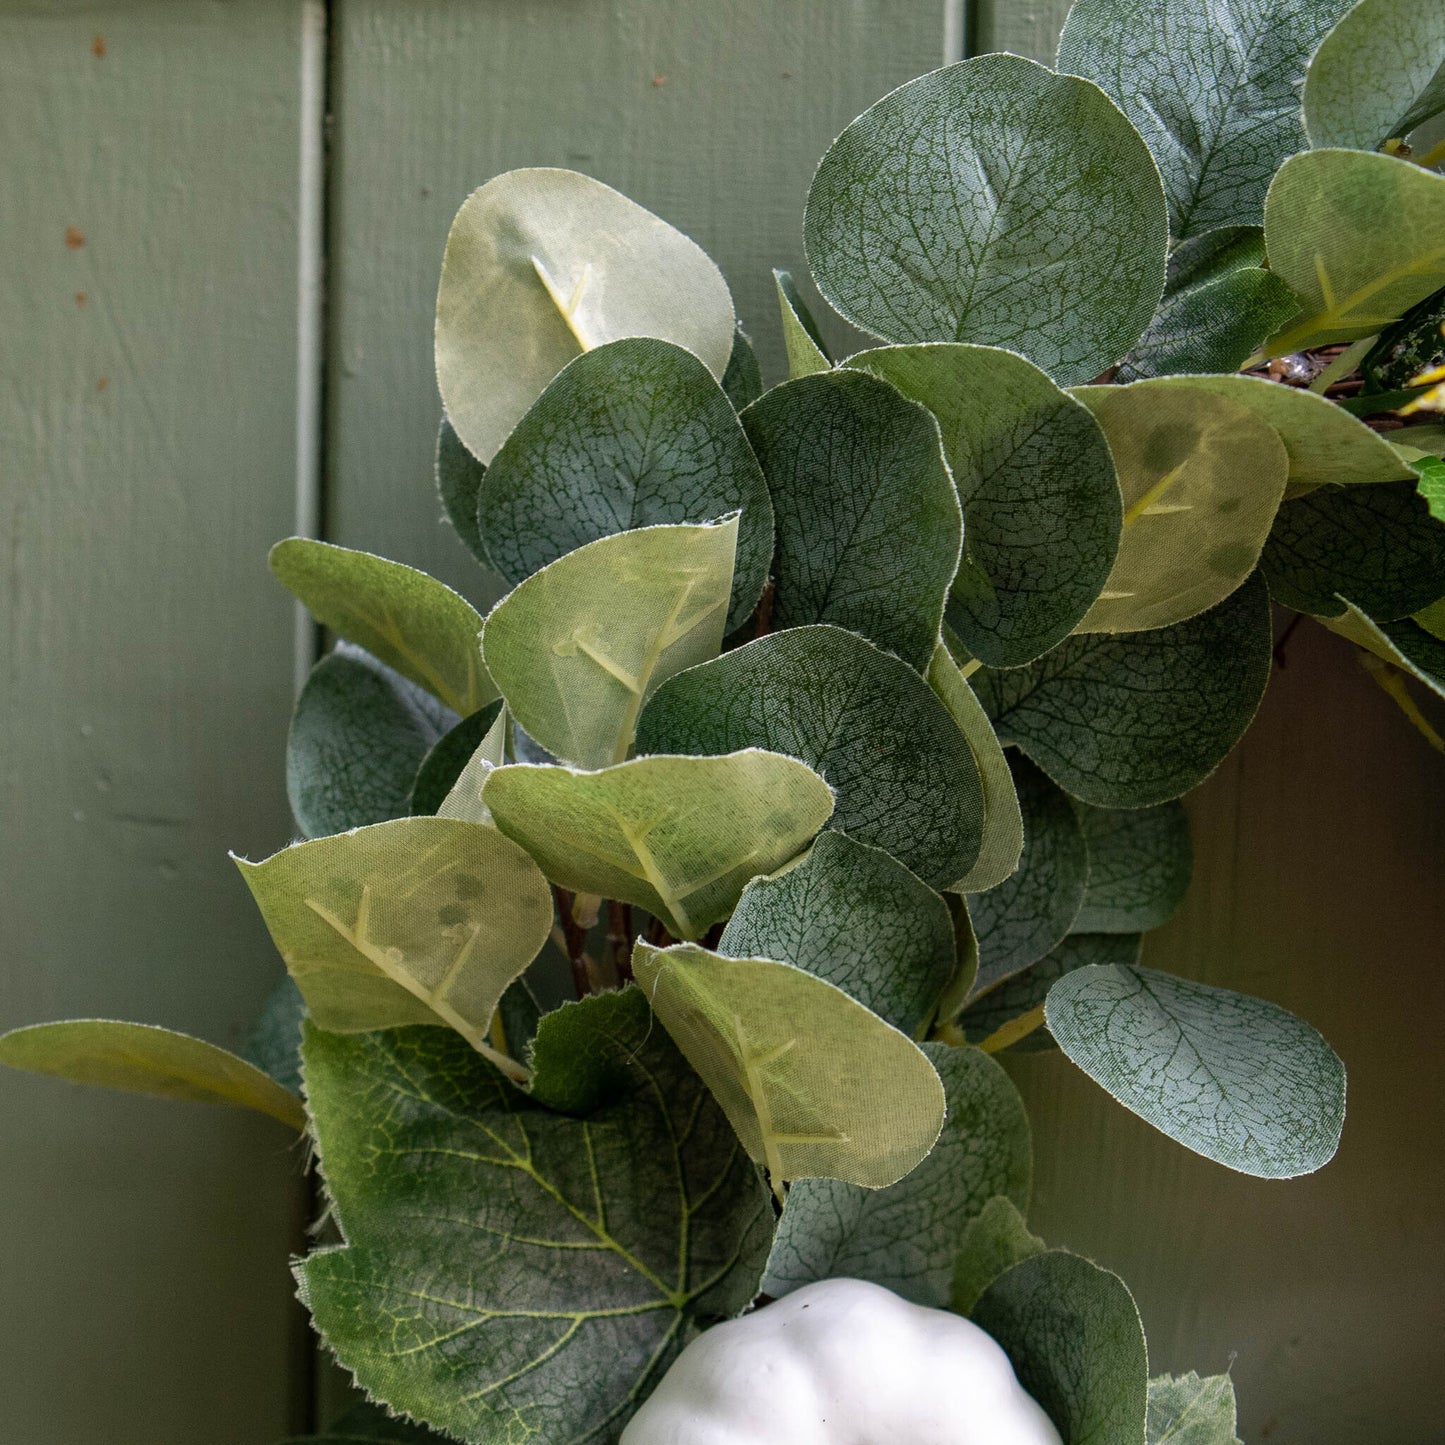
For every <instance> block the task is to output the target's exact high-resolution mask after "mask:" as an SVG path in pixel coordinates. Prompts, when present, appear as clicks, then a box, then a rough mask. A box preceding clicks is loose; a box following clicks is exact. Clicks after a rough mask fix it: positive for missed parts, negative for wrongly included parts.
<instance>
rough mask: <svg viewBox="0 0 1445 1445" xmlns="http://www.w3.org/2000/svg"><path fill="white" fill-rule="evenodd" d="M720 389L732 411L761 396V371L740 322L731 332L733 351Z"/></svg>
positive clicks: (750, 403)
mask: <svg viewBox="0 0 1445 1445" xmlns="http://www.w3.org/2000/svg"><path fill="white" fill-rule="evenodd" d="M722 389H723V391H724V392H725V393H726V394H727V399H728V401H729V402H730V403H731V404H732V408H733V410H734V411H741V410H742V409H743V408H744V407H746V406H751V405H752V404H753V403H754V402H755V401H756V400H757V399H758V398H759V397H760V396H761V395H762V394H763V371H762V368H761V367H760V366H759V365H758V357H757V353H756V352H755V351H754V350H753V343H752V342H751V341H750V340H749V339H748V333H747V332H746V331H744V330H743V327H742V322H739V323H738V325H737V329H736V330H735V331H734V332H733V349H732V351H731V352H730V353H729V355H728V365H727V370H726V371H725V372H723V375H722Z"/></svg>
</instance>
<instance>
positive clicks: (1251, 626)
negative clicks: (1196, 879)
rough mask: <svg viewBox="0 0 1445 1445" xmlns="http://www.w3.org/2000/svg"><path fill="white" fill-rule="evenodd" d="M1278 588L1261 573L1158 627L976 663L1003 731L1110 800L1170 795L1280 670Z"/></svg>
mask: <svg viewBox="0 0 1445 1445" xmlns="http://www.w3.org/2000/svg"><path fill="white" fill-rule="evenodd" d="M1272 641H1273V639H1272V633H1271V625H1270V615H1269V595H1268V592H1267V590H1266V588H1265V585H1264V582H1263V579H1262V578H1260V577H1259V576H1258V575H1256V576H1254V577H1252V578H1250V580H1249V581H1247V582H1246V583H1245V584H1244V586H1242V587H1240V588H1239V589H1238V590H1237V591H1236V592H1234V593H1233V594H1232V595H1231V596H1229V597H1227V598H1225V600H1224V601H1223V602H1221V603H1220V604H1219V605H1218V606H1217V607H1212V608H1210V610H1209V611H1208V612H1204V613H1201V614H1200V615H1199V616H1198V617H1191V618H1190V619H1189V621H1188V622H1181V623H1178V624H1176V625H1175V626H1173V627H1161V628H1160V629H1159V630H1158V631H1156V632H1133V633H1120V634H1115V635H1109V634H1103V633H1093V634H1085V635H1081V636H1078V637H1071V638H1069V639H1068V640H1067V641H1066V642H1064V643H1062V644H1060V645H1059V646H1058V647H1056V648H1055V649H1054V650H1053V651H1052V652H1050V653H1048V654H1046V655H1045V656H1043V657H1041V658H1040V659H1039V660H1038V661H1037V662H1035V663H1032V664H1030V665H1029V666H1028V667H1021V668H1014V669H1010V670H1008V671H1002V672H1001V671H994V670H992V669H984V670H982V671H980V672H978V673H975V674H974V677H973V679H972V680H973V682H974V685H975V691H977V693H978V695H979V699H980V700H981V701H982V702H983V704H984V706H985V707H986V708H987V709H988V711H989V715H990V716H991V717H992V718H993V720H994V726H995V727H996V728H997V729H998V734H999V738H1000V739H1001V740H1002V741H1003V742H1006V743H1008V742H1012V743H1017V744H1018V746H1020V747H1021V748H1022V749H1023V750H1024V751H1025V752H1026V753H1027V754H1028V755H1029V756H1030V757H1031V758H1032V759H1033V760H1034V761H1035V762H1036V763H1038V765H1039V766H1040V767H1041V768H1043V770H1044V771H1045V772H1046V773H1047V774H1048V775H1049V776H1050V777H1051V778H1053V780H1054V781H1055V782H1056V783H1058V784H1059V786H1060V787H1062V788H1063V789H1064V790H1065V791H1066V792H1069V793H1072V794H1073V795H1074V796H1075V797H1076V798H1080V799H1082V800H1083V801H1084V802H1086V803H1093V804H1095V805H1096V806H1097V807H1103V808H1143V807H1147V806H1148V805H1149V804H1151V803H1163V802H1167V801H1168V800H1169V799H1170V798H1177V797H1178V796H1179V795H1180V794H1181V793H1184V792H1187V791H1188V790H1189V789H1190V788H1192V787H1194V786H1195V785H1196V784H1197V783H1200V782H1202V781H1203V780H1204V779H1205V778H1206V777H1208V776H1209V774H1210V773H1212V772H1213V771H1214V769H1215V768H1216V767H1217V766H1218V765H1219V764H1220V762H1221V761H1223V759H1224V758H1225V756H1226V755H1227V754H1228V753H1229V750H1230V749H1231V748H1232V747H1233V746H1234V745H1235V743H1236V742H1238V741H1239V739H1240V737H1241V736H1243V734H1244V730H1245V728H1246V727H1248V726H1249V721H1250V719H1251V718H1252V717H1253V716H1254V712H1255V709H1256V708H1257V707H1258V706H1259V700H1260V698H1261V696H1263V694H1264V687H1265V683H1266V682H1268V681H1269V669H1270V658H1271V647H1272Z"/></svg>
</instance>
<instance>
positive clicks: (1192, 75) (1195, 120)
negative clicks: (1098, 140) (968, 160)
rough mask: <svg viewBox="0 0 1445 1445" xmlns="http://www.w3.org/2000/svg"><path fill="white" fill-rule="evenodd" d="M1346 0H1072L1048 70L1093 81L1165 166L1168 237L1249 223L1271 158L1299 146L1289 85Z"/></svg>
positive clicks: (1301, 136) (1295, 96)
mask: <svg viewBox="0 0 1445 1445" xmlns="http://www.w3.org/2000/svg"><path fill="white" fill-rule="evenodd" d="M1349 4H1350V0H1267V3H1263V4H1261V3H1254V0H1246V3H1243V4H1241V3H1235V0H1228V3H1225V4H1219V3H1217V0H1075V4H1074V6H1073V8H1072V9H1071V10H1070V11H1069V17H1068V20H1067V21H1066V22H1065V24H1064V32H1063V35H1062V37H1061V38H1060V40H1059V69H1060V70H1067V71H1072V72H1073V73H1074V74H1076V75H1083V76H1087V77H1088V78H1089V79H1090V80H1093V81H1096V82H1097V83H1098V84H1099V85H1100V86H1102V87H1103V89H1104V90H1105V91H1106V92H1108V94H1109V95H1111V96H1113V98H1114V99H1115V100H1116V101H1118V103H1119V105H1120V106H1121V107H1122V108H1123V111H1124V114H1125V115H1127V116H1128V117H1129V119H1130V120H1131V121H1133V123H1134V124H1135V125H1136V126H1137V127H1138V128H1139V131H1140V133H1141V134H1142V135H1143V137H1144V139H1145V141H1147V142H1148V144H1149V148H1150V150H1152V151H1153V153H1154V159H1155V160H1156V161H1158V163H1159V169H1160V171H1161V172H1162V173H1163V176H1164V189H1165V191H1166V192H1167V193H1168V197H1169V230H1170V234H1171V235H1172V236H1173V237H1174V238H1175V239H1176V240H1178V239H1183V238H1186V237H1190V236H1195V235H1198V234H1199V233H1200V232H1202V231H1208V230H1211V229H1212V228H1214V227H1216V226H1232V225H1253V224H1255V223H1257V222H1258V221H1259V218H1260V209H1261V207H1262V206H1263V205H1264V197H1265V191H1266V189H1267V188H1268V186H1269V180H1270V177H1271V176H1272V175H1273V174H1274V173H1275V170H1276V168H1277V167H1278V166H1279V164H1280V163H1281V162H1282V161H1283V160H1284V159H1285V157H1286V156H1289V155H1292V154H1293V153H1294V152H1295V151H1298V150H1302V149H1303V148H1304V146H1305V133H1304V123H1303V118H1302V116H1301V114H1300V101H1299V89H1300V85H1301V83H1302V82H1303V81H1304V77H1305V69H1306V66H1307V65H1308V63H1309V58H1310V56H1311V55H1312V54H1313V52H1314V49H1315V47H1316V46H1317V45H1318V44H1319V43H1320V41H1321V40H1322V39H1323V38H1324V36H1325V35H1326V33H1327V32H1328V31H1329V29H1330V27H1331V26H1332V25H1333V24H1334V23H1335V21H1336V20H1337V19H1338V18H1339V16H1340V15H1341V13H1342V12H1343V11H1344V10H1346V9H1347V8H1348V6H1349Z"/></svg>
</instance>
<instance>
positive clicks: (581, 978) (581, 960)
mask: <svg viewBox="0 0 1445 1445" xmlns="http://www.w3.org/2000/svg"><path fill="white" fill-rule="evenodd" d="M552 896H553V897H554V898H555V899H556V901H557V917H558V920H559V921H560V922H561V925H562V938H563V941H564V943H565V945H566V949H567V961H568V962H569V963H570V964H571V965H572V985H573V987H574V988H575V989H576V990H577V997H578V998H586V997H587V995H588V994H589V993H591V992H592V980H591V978H590V977H589V976H588V969H587V930H586V929H585V928H583V927H582V925H581V924H579V923H578V922H577V920H576V919H575V918H573V916H572V895H571V894H570V893H569V892H568V891H567V890H566V889H565V888H561V887H559V886H558V885H557V884H555V883H554V884H553V885H552Z"/></svg>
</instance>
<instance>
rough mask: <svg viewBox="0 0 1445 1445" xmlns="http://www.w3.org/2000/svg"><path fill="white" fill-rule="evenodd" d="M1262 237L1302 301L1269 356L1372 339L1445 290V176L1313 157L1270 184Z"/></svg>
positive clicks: (1384, 162)
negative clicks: (1294, 317)
mask: <svg viewBox="0 0 1445 1445" xmlns="http://www.w3.org/2000/svg"><path fill="white" fill-rule="evenodd" d="M1264 236H1265V243H1266V244H1267V246H1268V247H1269V264H1270V269H1271V270H1272V271H1274V272H1275V273H1276V274H1277V275H1278V276H1279V277H1280V279H1281V280H1283V281H1284V282H1285V283H1286V284H1287V285H1288V286H1289V287H1290V289H1291V290H1293V291H1294V292H1295V294H1296V295H1298V296H1299V298H1300V301H1301V315H1300V316H1299V317H1298V318H1297V319H1296V320H1294V321H1292V322H1291V323H1290V324H1289V325H1288V326H1286V327H1285V328H1284V329H1283V330H1282V331H1279V332H1277V333H1276V334H1275V335H1274V336H1273V337H1272V338H1271V339H1270V340H1269V341H1268V342H1267V343H1266V345H1265V350H1266V352H1267V354H1268V355H1270V356H1284V355H1286V354H1287V353H1289V352H1292V351H1303V350H1305V349H1306V348H1308V347H1314V346H1325V345H1327V344H1328V343H1330V342H1332V341H1355V340H1357V339H1358V338H1359V337H1362V336H1373V335H1374V334H1375V333H1376V332H1377V331H1379V330H1380V329H1381V328H1382V327H1384V326H1388V325H1389V324H1390V322H1392V321H1395V320H1397V319H1398V318H1399V317H1401V316H1403V315H1404V314H1405V312H1406V311H1408V310H1409V309H1410V308H1411V307H1412V306H1414V305H1415V304H1416V303H1417V302H1419V301H1423V300H1424V299H1425V297H1427V296H1429V295H1430V294H1431V293H1432V292H1435V291H1438V290H1439V289H1440V288H1441V286H1445V176H1438V175H1435V174H1434V173H1433V172H1431V171H1427V170H1424V169H1423V168H1422V167H1420V166H1417V165H1414V164H1412V163H1411V162H1410V161H1406V160H1398V159H1396V157H1394V156H1386V155H1372V154H1368V153H1366V152H1364V151H1351V150H1317V151H1306V152H1305V153H1304V154H1302V155H1297V156H1292V157H1291V158H1290V159H1289V160H1287V161H1286V162H1285V163H1284V165H1282V166H1281V167H1280V169H1279V174H1278V175H1276V176H1275V178H1274V180H1273V182H1271V184H1270V188H1269V198H1268V199H1267V200H1266V202H1265V208H1264Z"/></svg>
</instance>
